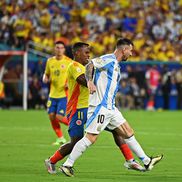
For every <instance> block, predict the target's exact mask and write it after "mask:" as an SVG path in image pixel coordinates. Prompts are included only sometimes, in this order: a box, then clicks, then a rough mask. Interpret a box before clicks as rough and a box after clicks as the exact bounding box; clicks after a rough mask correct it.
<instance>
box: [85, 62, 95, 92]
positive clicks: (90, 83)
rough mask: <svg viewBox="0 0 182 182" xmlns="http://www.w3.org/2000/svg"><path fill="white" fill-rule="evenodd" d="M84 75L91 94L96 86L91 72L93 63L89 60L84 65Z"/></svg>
mask: <svg viewBox="0 0 182 182" xmlns="http://www.w3.org/2000/svg"><path fill="white" fill-rule="evenodd" d="M85 68H86V71H85V77H86V79H87V86H88V89H89V92H90V94H93V93H94V92H95V91H96V86H95V85H94V83H93V72H94V64H93V62H92V61H90V62H89V63H88V64H87V65H86V67H85Z"/></svg>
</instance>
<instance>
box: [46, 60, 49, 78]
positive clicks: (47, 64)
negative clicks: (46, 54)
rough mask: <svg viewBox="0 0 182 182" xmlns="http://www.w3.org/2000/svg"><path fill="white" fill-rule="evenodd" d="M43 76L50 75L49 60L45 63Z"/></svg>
mask: <svg viewBox="0 0 182 182" xmlns="http://www.w3.org/2000/svg"><path fill="white" fill-rule="evenodd" d="M45 74H46V75H50V67H49V60H47V62H46V67H45Z"/></svg>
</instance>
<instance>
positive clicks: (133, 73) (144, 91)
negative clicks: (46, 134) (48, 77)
mask: <svg viewBox="0 0 182 182" xmlns="http://www.w3.org/2000/svg"><path fill="white" fill-rule="evenodd" d="M43 67H44V66H43V63H42V62H41V61H40V62H38V63H35V62H34V63H33V66H29V70H28V108H29V109H42V108H46V102H47V98H48V93H49V87H48V86H47V85H45V84H43V83H42V81H41V78H42V73H43ZM121 67H122V68H121V82H120V85H119V90H118V93H117V95H116V106H117V107H118V108H119V109H127V110H132V109H146V110H155V109H170V110H176V109H180V110H181V109H182V67H181V66H179V65H178V67H177V68H171V67H170V66H169V65H168V64H161V65H146V64H145V65H141V64H132V65H130V64H127V65H125V66H124V65H121ZM22 74H23V71H22V65H21V64H17V65H16V66H8V67H7V68H6V71H5V74H4V76H3V79H2V81H3V82H0V108H1V107H4V108H7V107H10V106H22V99H23V76H22Z"/></svg>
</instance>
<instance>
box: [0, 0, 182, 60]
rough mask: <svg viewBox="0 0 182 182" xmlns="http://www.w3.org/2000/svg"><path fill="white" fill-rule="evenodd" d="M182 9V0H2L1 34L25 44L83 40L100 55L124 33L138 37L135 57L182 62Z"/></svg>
mask: <svg viewBox="0 0 182 182" xmlns="http://www.w3.org/2000/svg"><path fill="white" fill-rule="evenodd" d="M181 12H182V0H175V1H171V0H115V1H111V0H90V1H87V0H69V1H68V0H33V1H29V0H1V1H0V40H1V43H4V44H8V45H9V46H11V47H13V48H20V49H21V48H25V45H26V44H27V42H28V41H30V40H31V41H33V42H34V43H36V44H41V45H43V46H45V47H50V48H52V47H53V44H54V41H55V40H57V39H61V40H62V41H64V42H65V44H66V45H67V46H70V45H72V44H73V43H75V42H76V41H80V40H81V41H84V42H87V43H89V44H90V45H92V49H93V50H92V52H93V56H97V55H101V54H103V53H106V52H107V53H109V52H112V51H113V44H114V43H115V41H116V39H117V38H118V37H121V36H123V37H127V38H131V39H132V40H133V42H134V45H135V52H134V56H133V57H132V58H131V60H133V61H139V60H160V61H178V62H182V53H181V47H182V23H181V22H182V16H181Z"/></svg>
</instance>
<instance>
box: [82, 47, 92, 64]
mask: <svg viewBox="0 0 182 182" xmlns="http://www.w3.org/2000/svg"><path fill="white" fill-rule="evenodd" d="M79 58H80V62H81V63H82V64H83V65H86V64H87V63H88V60H89V58H90V47H88V46H84V47H82V48H81V49H80V52H79Z"/></svg>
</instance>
